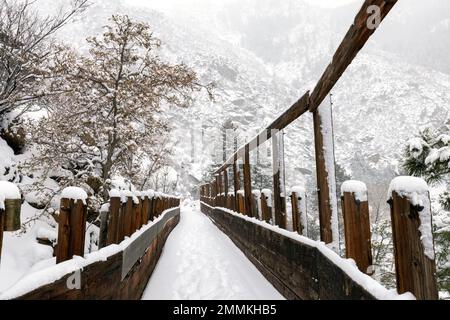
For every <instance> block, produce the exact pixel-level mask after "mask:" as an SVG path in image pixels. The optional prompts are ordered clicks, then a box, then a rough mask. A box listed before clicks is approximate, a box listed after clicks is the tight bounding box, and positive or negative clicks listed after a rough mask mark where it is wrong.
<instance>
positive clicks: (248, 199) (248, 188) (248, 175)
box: [244, 145, 253, 217]
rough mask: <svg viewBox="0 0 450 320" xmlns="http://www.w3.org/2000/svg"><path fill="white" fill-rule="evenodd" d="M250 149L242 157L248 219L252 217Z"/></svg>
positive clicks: (246, 149)
mask: <svg viewBox="0 0 450 320" xmlns="http://www.w3.org/2000/svg"><path fill="white" fill-rule="evenodd" d="M249 150H250V148H249V147H248V145H247V147H246V148H245V156H244V158H245V159H244V192H245V212H246V213H247V215H248V216H249V217H253V210H252V205H253V203H252V197H253V195H252V177H251V172H250V151H249Z"/></svg>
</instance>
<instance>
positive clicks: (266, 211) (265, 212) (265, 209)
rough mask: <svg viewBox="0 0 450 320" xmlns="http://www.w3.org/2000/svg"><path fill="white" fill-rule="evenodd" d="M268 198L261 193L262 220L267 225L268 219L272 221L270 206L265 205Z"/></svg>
mask: <svg viewBox="0 0 450 320" xmlns="http://www.w3.org/2000/svg"><path fill="white" fill-rule="evenodd" d="M267 201H268V197H267V196H266V195H265V194H264V193H261V213H262V220H264V221H265V222H267V223H269V222H270V219H272V212H271V210H270V206H269V204H268V203H267Z"/></svg>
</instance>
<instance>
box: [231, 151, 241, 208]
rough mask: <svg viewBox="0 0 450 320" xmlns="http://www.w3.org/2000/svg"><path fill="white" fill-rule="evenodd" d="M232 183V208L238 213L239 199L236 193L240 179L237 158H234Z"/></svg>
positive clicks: (239, 186) (239, 187) (239, 185)
mask: <svg viewBox="0 0 450 320" xmlns="http://www.w3.org/2000/svg"><path fill="white" fill-rule="evenodd" d="M233 183H234V201H235V202H234V207H235V211H239V197H238V191H239V190H240V189H241V179H240V174H239V167H238V165H237V157H235V158H234V162H233Z"/></svg>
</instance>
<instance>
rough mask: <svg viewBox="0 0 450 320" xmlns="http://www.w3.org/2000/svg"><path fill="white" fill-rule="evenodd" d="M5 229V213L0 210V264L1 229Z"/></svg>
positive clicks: (0, 250) (0, 258) (0, 257)
mask: <svg viewBox="0 0 450 320" xmlns="http://www.w3.org/2000/svg"><path fill="white" fill-rule="evenodd" d="M4 227H5V211H4V210H3V209H0V262H1V260H2V246H3V228H4Z"/></svg>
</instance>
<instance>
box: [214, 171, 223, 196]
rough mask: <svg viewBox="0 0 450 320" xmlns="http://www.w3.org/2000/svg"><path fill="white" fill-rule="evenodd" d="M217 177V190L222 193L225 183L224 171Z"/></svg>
mask: <svg viewBox="0 0 450 320" xmlns="http://www.w3.org/2000/svg"><path fill="white" fill-rule="evenodd" d="M216 179H217V190H218V193H219V195H221V194H222V192H223V183H222V182H223V181H222V173H221V172H219V173H218V175H217V176H216Z"/></svg>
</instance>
